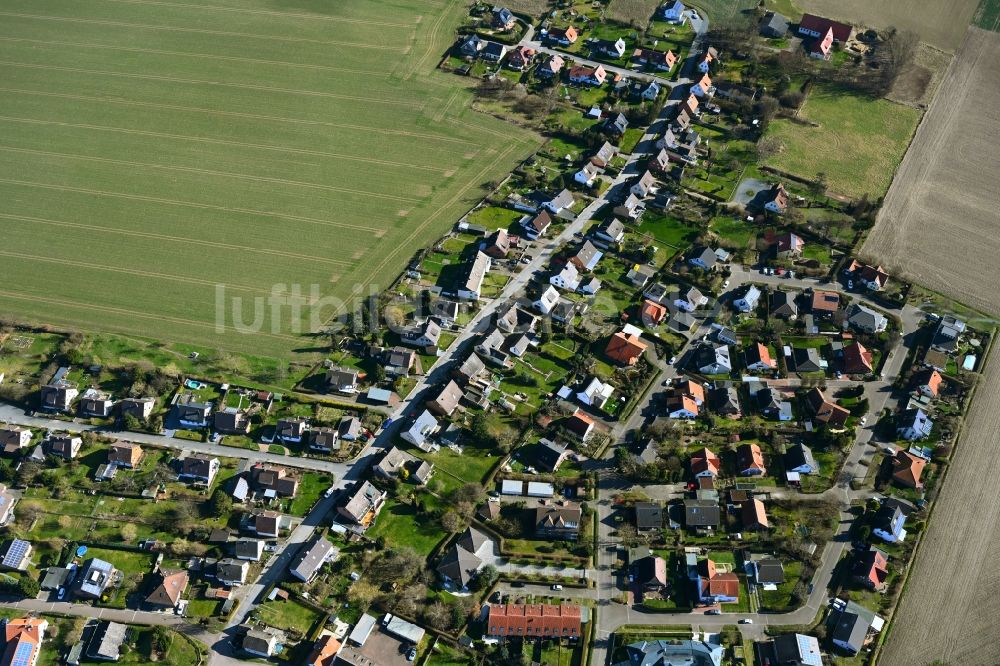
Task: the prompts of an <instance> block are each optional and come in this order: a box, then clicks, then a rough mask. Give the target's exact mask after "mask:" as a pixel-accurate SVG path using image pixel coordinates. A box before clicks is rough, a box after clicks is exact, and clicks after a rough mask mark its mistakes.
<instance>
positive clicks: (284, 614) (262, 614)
mask: <svg viewBox="0 0 1000 666" xmlns="http://www.w3.org/2000/svg"><path fill="white" fill-rule="evenodd" d="M254 613H256V615H257V617H258V618H260V621H261V622H263V623H265V624H267V625H268V626H270V627H274V628H276V629H293V630H295V631H297V632H299V633H301V634H308V633H309V628H310V627H312V626H313V625H314V624H316V623H317V622H318V621H319V620H320V618H321V617H322V613H320V612H319V611H316V610H314V609H313V608H311V607H309V606H307V605H305V604H304V603H301V602H299V601H297V600H295V599H285V600H275V601H265V602H264V603H262V604H261V605H259V606H257V608H256V610H255V611H254Z"/></svg>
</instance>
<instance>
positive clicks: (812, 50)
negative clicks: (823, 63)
mask: <svg viewBox="0 0 1000 666" xmlns="http://www.w3.org/2000/svg"><path fill="white" fill-rule="evenodd" d="M832 51H833V29H832V28H827V29H826V32H825V33H823V35H822V36H821V37H817V38H816V39H814V40H812V42H810V43H809V57H810V58H817V59H819V60H829V59H830V54H831V52H832Z"/></svg>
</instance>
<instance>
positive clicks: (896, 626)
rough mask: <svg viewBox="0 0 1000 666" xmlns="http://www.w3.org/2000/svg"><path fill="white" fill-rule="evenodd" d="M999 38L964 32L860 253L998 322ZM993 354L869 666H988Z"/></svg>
mask: <svg viewBox="0 0 1000 666" xmlns="http://www.w3.org/2000/svg"><path fill="white" fill-rule="evenodd" d="M997 81H1000V34H995V33H987V32H983V31H981V30H978V29H971V31H970V33H969V35H968V38H967V40H966V42H965V43H964V44H963V45H962V48H961V50H960V51H959V54H958V56H957V58H956V59H955V61H954V62H953V63H952V65H951V67H950V68H949V70H948V72H947V74H946V75H945V80H944V83H943V84H942V86H941V90H940V91H939V93H938V95H937V97H936V99H935V101H934V104H933V105H932V107H931V109H930V111H929V112H928V114H927V117H926V118H925V120H924V123H923V124H922V125H921V127H920V129H919V131H918V132H917V135H916V137H915V139H914V144H913V147H912V148H911V150H910V151H909V152H908V153H907V155H906V158H905V159H904V160H903V164H902V165H901V167H900V170H899V172H898V173H897V176H896V180H895V181H894V182H893V185H892V188H891V189H890V190H889V194H888V195H887V197H886V202H885V207H884V208H883V210H882V213H881V215H880V217H879V223H878V226H877V228H876V230H875V232H874V233H873V236H872V238H871V239H870V240H869V242H868V243H867V244H866V246H865V249H866V251H869V252H871V253H873V254H875V255H876V256H879V257H880V258H884V259H885V261H886V263H887V264H895V265H899V266H902V267H904V268H905V269H906V270H907V272H909V273H910V274H912V275H913V276H914V277H915V278H916V279H917V280H918V281H919V282H920V283H922V284H925V285H927V286H928V287H931V288H934V289H936V290H938V291H940V292H942V293H945V294H947V295H949V296H952V297H954V298H956V299H958V300H961V301H964V302H966V303H968V304H970V305H974V306H978V307H980V308H982V309H984V310H986V311H988V312H991V313H994V314H997V313H1000V292H998V290H997V285H998V284H1000V263H998V262H997V261H996V257H997V255H998V254H1000V215H998V212H997V211H998V210H1000V181H998V178H997V173H998V168H1000V149H998V138H1000V112H998V106H997V104H998V103H1000V86H998V85H997ZM998 432H1000V350H997V349H994V350H993V352H992V355H991V357H990V359H989V362H988V364H987V367H986V370H985V373H984V377H983V379H982V381H981V382H980V384H979V388H978V389H977V391H976V394H975V397H974V399H973V402H972V408H971V411H970V413H969V416H968V418H967V420H966V424H965V427H964V429H963V431H962V434H961V438H960V440H959V443H958V446H957V448H956V452H955V458H954V459H953V461H952V464H951V466H950V469H949V471H948V474H947V477H946V478H945V481H944V485H943V487H942V490H941V494H940V496H939V498H938V500H937V503H936V505H935V508H934V513H933V516H932V517H931V520H930V524H929V525H930V526H929V528H928V532H927V534H926V535H925V537H924V541H923V544H922V545H921V547H920V551H919V553H918V555H917V558H916V562H915V563H914V565H913V566H914V568H913V571H912V573H911V576H910V580H909V583H908V585H907V587H906V591H905V594H904V597H903V600H902V602H901V604H900V607H899V609H898V612H897V614H896V617H895V618H894V620H893V624H892V629H891V633H890V635H889V638H888V642H887V643H886V646H885V648H884V651H883V653H882V655H881V658H880V659H879V666H925V665H927V664H930V663H931V662H933V661H934V660H936V659H940V660H942V661H944V662H947V663H949V664H955V665H957V664H962V665H963V666H995V665H996V664H1000V643H998V642H997V640H996V636H997V627H998V625H1000V620H998V618H1000V566H998V564H997V563H998V562H1000V502H998V501H997V495H996V488H997V486H996V479H997V478H1000V456H998V455H997V433H998Z"/></svg>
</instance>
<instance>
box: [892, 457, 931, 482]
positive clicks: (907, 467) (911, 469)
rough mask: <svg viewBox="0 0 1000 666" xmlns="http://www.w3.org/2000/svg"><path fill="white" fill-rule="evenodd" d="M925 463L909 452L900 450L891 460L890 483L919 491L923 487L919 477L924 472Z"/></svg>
mask: <svg viewBox="0 0 1000 666" xmlns="http://www.w3.org/2000/svg"><path fill="white" fill-rule="evenodd" d="M926 466H927V461H926V460H924V459H923V458H921V457H920V456H916V455H914V454H912V453H910V452H909V451H905V450H903V449H900V450H899V451H896V457H895V458H893V460H892V481H893V483H896V484H898V485H900V486H903V487H906V488H916V489H917V490H921V489H923V487H924V484H923V482H922V481H921V480H920V476H921V475H922V474H923V472H924V467H926Z"/></svg>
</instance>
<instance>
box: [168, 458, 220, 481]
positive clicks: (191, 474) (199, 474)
mask: <svg viewBox="0 0 1000 666" xmlns="http://www.w3.org/2000/svg"><path fill="white" fill-rule="evenodd" d="M180 466H181V467H180V473H179V474H178V475H177V478H178V479H180V480H181V481H185V482H187V483H191V484H194V485H203V486H210V485H212V481H214V480H215V475H216V474H218V473H219V467H220V466H221V463H220V462H219V459H218V458H208V457H206V456H188V457H187V458H184V459H183V460H181V461H180Z"/></svg>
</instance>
